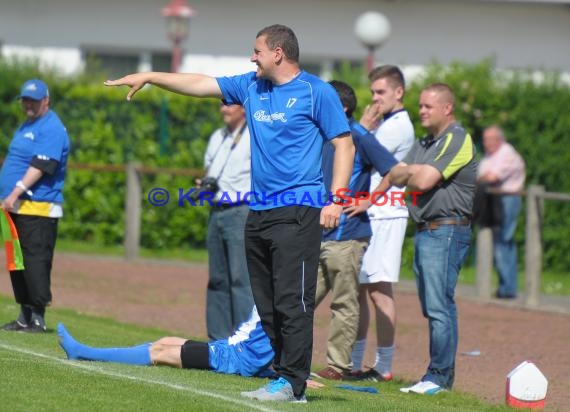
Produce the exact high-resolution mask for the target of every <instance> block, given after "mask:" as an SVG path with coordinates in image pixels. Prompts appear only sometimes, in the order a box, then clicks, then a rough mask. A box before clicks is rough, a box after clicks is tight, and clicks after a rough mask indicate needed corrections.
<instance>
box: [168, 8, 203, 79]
mask: <svg viewBox="0 0 570 412" xmlns="http://www.w3.org/2000/svg"><path fill="white" fill-rule="evenodd" d="M194 14H196V13H195V11H194V10H193V9H192V8H191V7H190V6H188V4H186V0H171V1H170V3H169V4H168V6H166V7H163V8H162V16H163V17H164V18H166V32H167V34H168V38H169V39H170V41H172V62H171V71H172V72H174V73H177V72H178V70H179V69H180V62H181V60H182V42H183V41H184V39H185V38H186V37H188V34H189V33H190V18H191V17H192V16H193V15H194Z"/></svg>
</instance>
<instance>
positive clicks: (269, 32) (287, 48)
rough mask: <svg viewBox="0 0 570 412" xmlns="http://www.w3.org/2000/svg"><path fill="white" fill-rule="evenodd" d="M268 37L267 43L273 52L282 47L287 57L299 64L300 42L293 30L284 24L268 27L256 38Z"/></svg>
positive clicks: (260, 31)
mask: <svg viewBox="0 0 570 412" xmlns="http://www.w3.org/2000/svg"><path fill="white" fill-rule="evenodd" d="M261 36H266V38H265V43H266V44H267V47H269V48H270V49H271V50H275V49H276V48H277V47H281V49H282V50H283V53H284V54H285V57H287V58H288V59H289V60H292V61H294V62H299V42H298V41H297V36H295V33H294V32H293V30H291V29H290V28H289V27H287V26H283V25H282V24H274V25H272V26H267V27H265V28H263V29H261V30H259V32H258V33H257V36H256V38H258V37H261Z"/></svg>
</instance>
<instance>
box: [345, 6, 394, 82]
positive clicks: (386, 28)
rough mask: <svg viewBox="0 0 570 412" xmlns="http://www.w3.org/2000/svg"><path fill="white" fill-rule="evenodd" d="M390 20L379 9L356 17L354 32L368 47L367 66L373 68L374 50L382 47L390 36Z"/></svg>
mask: <svg viewBox="0 0 570 412" xmlns="http://www.w3.org/2000/svg"><path fill="white" fill-rule="evenodd" d="M390 30H391V27H390V21H389V20H388V18H387V17H386V16H384V15H383V14H382V13H379V12H377V11H367V12H366V13H362V14H361V15H360V16H358V18H357V19H356V23H355V24H354V33H355V34H356V37H358V40H360V42H361V43H362V44H363V45H364V46H365V47H366V48H367V49H368V58H367V64H366V67H367V69H368V71H370V70H372V67H373V65H374V50H376V48H378V47H380V46H381V45H382V44H384V43H385V42H386V40H388V37H390Z"/></svg>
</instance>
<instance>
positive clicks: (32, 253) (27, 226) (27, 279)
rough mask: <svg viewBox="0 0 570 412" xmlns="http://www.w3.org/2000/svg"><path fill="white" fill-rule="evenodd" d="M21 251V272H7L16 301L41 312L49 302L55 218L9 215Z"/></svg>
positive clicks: (55, 229)
mask: <svg viewBox="0 0 570 412" xmlns="http://www.w3.org/2000/svg"><path fill="white" fill-rule="evenodd" d="M10 216H11V217H12V220H13V221H14V225H15V226H16V230H17V231H18V237H19V239H20V246H21V248H22V256H23V258H24V266H25V269H24V270H16V271H11V272H10V278H11V280H12V289H13V290H14V297H15V298H16V302H18V303H19V304H21V305H27V306H31V307H33V308H37V309H38V310H40V311H41V310H43V309H44V308H45V307H46V306H48V305H49V304H50V303H51V266H52V261H53V251H54V248H55V241H56V238H57V223H58V219H56V218H52V217H42V216H28V215H18V214H15V213H10Z"/></svg>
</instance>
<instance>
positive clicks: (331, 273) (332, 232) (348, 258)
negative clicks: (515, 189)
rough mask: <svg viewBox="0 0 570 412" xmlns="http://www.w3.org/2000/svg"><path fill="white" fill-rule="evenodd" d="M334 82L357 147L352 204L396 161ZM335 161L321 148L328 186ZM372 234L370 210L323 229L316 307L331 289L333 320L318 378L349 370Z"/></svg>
mask: <svg viewBox="0 0 570 412" xmlns="http://www.w3.org/2000/svg"><path fill="white" fill-rule="evenodd" d="M330 84H331V85H332V86H333V87H334V88H335V90H336V91H337V93H338V95H339V96H340V100H341V102H342V105H343V107H344V110H345V112H346V117H347V118H348V119H349V123H350V128H351V132H352V140H353V142H354V146H355V148H356V153H355V155H354V166H353V168H352V176H351V178H350V183H349V185H348V187H347V189H348V190H347V191H344V193H343V196H344V195H346V196H350V197H352V199H350V200H349V201H351V202H356V201H358V202H360V201H362V198H358V197H359V196H360V195H364V194H366V195H367V196H366V197H367V198H368V197H369V196H370V194H368V190H369V185H370V174H371V172H372V171H373V170H377V171H378V172H379V173H380V174H381V175H382V176H384V175H386V174H387V173H388V172H389V171H390V169H391V168H392V167H393V166H394V165H395V164H396V163H397V161H396V159H395V158H394V156H392V155H391V154H390V152H388V150H387V149H386V148H385V147H384V146H382V145H381V144H380V143H378V141H377V140H376V138H375V137H374V135H373V134H371V133H370V132H368V130H366V129H365V128H364V127H363V126H361V125H360V124H359V123H358V122H356V121H355V120H354V119H353V117H352V113H353V112H354V110H355V109H356V106H357V100H356V95H355V93H354V90H353V89H352V88H351V87H350V86H349V85H348V84H346V83H343V82H340V81H336V80H333V81H331V82H330ZM333 161H334V147H333V146H332V144H331V143H329V142H327V143H325V147H324V148H323V174H324V179H325V186H327V185H329V184H330V183H331V178H332V170H333ZM387 188H388V181H387V180H385V181H384V186H383V187H382V188H380V190H386V189H387ZM359 194H360V195H359ZM354 197H357V198H356V199H354ZM347 200H348V199H347ZM371 235H372V231H371V228H370V219H369V217H368V214H367V213H366V211H363V212H362V213H360V214H357V215H354V216H352V217H349V216H348V215H347V214H343V215H342V216H341V219H340V224H339V226H338V227H337V228H334V229H329V230H325V231H324V232H323V240H322V243H321V255H320V261H319V273H318V278H317V295H316V296H317V297H316V301H317V305H318V304H319V303H320V302H321V301H322V300H323V299H324V298H325V296H326V295H327V293H328V292H329V291H332V301H331V305H330V307H331V312H332V318H331V322H330V330H329V337H328V344H327V367H326V368H325V369H323V370H321V371H318V372H316V373H315V375H316V376H318V377H321V378H325V379H333V380H340V379H343V378H344V377H345V375H347V374H348V373H349V372H350V370H351V351H352V347H353V345H354V342H355V340H356V334H357V331H358V319H359V312H360V307H359V303H358V296H359V282H358V278H359V273H360V266H361V263H362V257H363V255H364V251H365V250H366V248H367V247H368V241H369V239H370V236H371Z"/></svg>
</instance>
